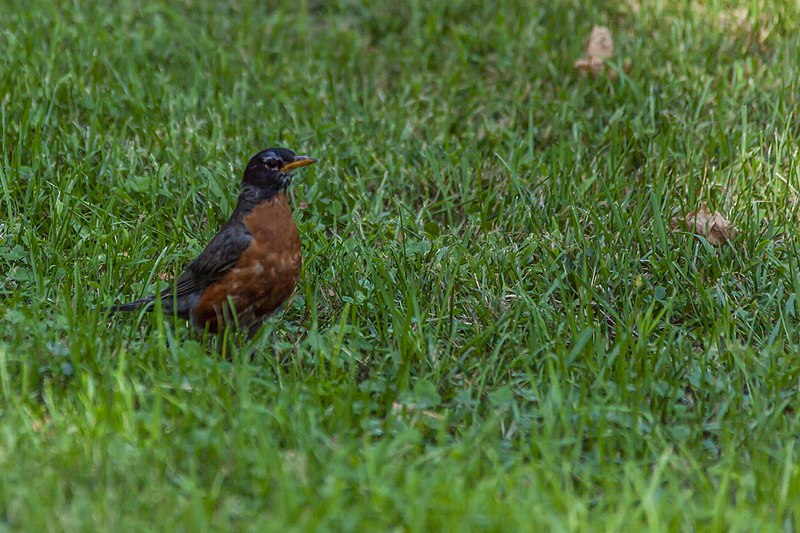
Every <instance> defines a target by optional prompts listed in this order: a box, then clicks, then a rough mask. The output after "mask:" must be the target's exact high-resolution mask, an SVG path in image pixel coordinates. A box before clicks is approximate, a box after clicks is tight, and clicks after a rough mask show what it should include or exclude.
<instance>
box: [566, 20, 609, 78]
mask: <svg viewBox="0 0 800 533" xmlns="http://www.w3.org/2000/svg"><path fill="white" fill-rule="evenodd" d="M612 55H614V39H613V38H612V37H611V31H609V29H608V28H606V27H605V26H595V27H594V28H592V32H591V33H590V34H589V38H588V39H587V40H586V48H585V49H584V51H583V57H581V58H578V59H576V60H575V62H574V63H573V64H572V66H573V67H574V68H575V70H577V71H578V73H579V74H587V73H589V74H592V75H593V76H598V75H600V74H603V72H605V60H606V59H608V58H610V57H611V56H612ZM610 75H611V76H613V75H614V74H613V72H611V73H610Z"/></svg>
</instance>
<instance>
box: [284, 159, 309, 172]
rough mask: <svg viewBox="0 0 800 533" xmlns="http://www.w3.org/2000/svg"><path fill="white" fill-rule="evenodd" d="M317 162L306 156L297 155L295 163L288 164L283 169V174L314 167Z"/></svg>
mask: <svg viewBox="0 0 800 533" xmlns="http://www.w3.org/2000/svg"><path fill="white" fill-rule="evenodd" d="M316 162H317V160H316V159H312V158H310V157H306V156H304V155H296V156H294V161H292V162H291V163H286V164H285V165H283V166H282V167H281V172H291V171H292V170H295V169H298V168H300V167H305V166H308V165H312V164H314V163H316Z"/></svg>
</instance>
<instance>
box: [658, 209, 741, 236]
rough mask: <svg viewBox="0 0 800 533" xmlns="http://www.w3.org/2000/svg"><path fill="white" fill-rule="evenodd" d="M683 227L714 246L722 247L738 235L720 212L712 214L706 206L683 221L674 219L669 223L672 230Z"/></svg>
mask: <svg viewBox="0 0 800 533" xmlns="http://www.w3.org/2000/svg"><path fill="white" fill-rule="evenodd" d="M681 226H683V227H685V228H686V229H687V230H689V231H691V232H693V233H695V234H696V235H700V236H702V237H705V238H706V239H707V240H708V243H709V244H710V245H712V246H722V245H723V244H725V243H726V242H728V241H729V240H731V239H733V238H734V237H736V234H737V233H738V230H737V229H736V228H734V227H733V226H732V225H731V223H730V221H728V219H726V218H725V217H724V216H722V215H721V214H720V212H719V211H714V212H713V213H712V212H711V211H709V209H708V206H707V205H705V204H703V206H702V207H701V208H700V210H699V211H690V212H689V213H687V214H686V216H685V217H683V218H682V219H681V218H679V217H674V218H672V219H671V220H670V221H669V227H670V229H672V230H676V229H680V228H681Z"/></svg>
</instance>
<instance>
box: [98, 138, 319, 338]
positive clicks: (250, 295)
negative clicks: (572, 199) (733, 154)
mask: <svg viewBox="0 0 800 533" xmlns="http://www.w3.org/2000/svg"><path fill="white" fill-rule="evenodd" d="M316 162H317V160H316V159H314V158H311V157H308V156H303V155H296V154H295V153H294V152H292V151H291V150H289V149H287V148H279V147H276V148H267V149H265V150H262V151H260V152H258V153H257V154H256V155H254V156H253V157H252V158H251V159H250V161H249V162H248V163H247V167H246V168H245V170H244V175H243V178H242V183H241V186H240V191H239V198H238V200H237V202H236V207H235V208H234V210H233V213H232V214H231V216H230V219H229V220H228V221H227V222H226V223H225V224H224V225H223V226H222V227H221V228H220V230H219V231H218V232H217V233H216V234H215V235H214V237H212V238H211V240H210V241H209V243H208V244H207V245H206V247H205V248H204V249H203V251H202V252H200V255H198V256H197V258H196V259H195V260H194V261H192V262H191V263H190V264H189V265H188V266H187V267H186V269H185V270H184V271H183V273H182V274H181V275H180V276H178V277H177V278H176V279H175V280H173V282H172V283H171V286H170V287H169V288H167V289H165V290H163V291H161V292H160V293H158V294H153V295H151V296H148V297H146V298H142V299H140V300H136V301H133V302H130V303H123V304H119V305H114V306H111V307H107V308H106V311H108V312H109V313H118V312H125V311H137V310H140V309H145V310H147V311H152V310H153V309H154V308H155V304H156V300H157V299H158V300H160V302H161V307H162V309H163V311H164V312H165V313H168V314H176V315H177V316H178V317H180V318H182V319H185V320H188V321H189V322H191V324H192V325H193V326H194V327H195V328H197V329H199V330H201V331H206V330H207V331H209V332H211V333H215V334H217V333H220V332H222V331H223V330H224V329H225V327H226V326H234V327H237V328H242V329H246V330H248V331H249V336H253V335H254V334H255V333H256V332H257V331H258V329H259V328H260V326H261V324H262V323H263V321H264V320H265V319H266V318H267V317H268V316H269V315H271V314H272V313H273V312H275V311H277V310H278V309H279V308H280V307H281V305H282V304H283V302H284V301H286V299H288V298H289V296H291V295H292V293H293V292H294V290H295V288H296V286H297V281H298V279H299V277H300V268H301V266H302V261H303V259H302V251H301V246H300V234H299V232H298V230H297V224H296V223H295V221H294V219H293V218H292V212H291V209H290V207H289V201H288V199H287V195H286V191H287V188H288V187H289V185H290V184H291V182H292V176H293V174H294V172H295V171H296V170H298V169H300V168H302V167H305V166H308V165H311V164H313V163H316Z"/></svg>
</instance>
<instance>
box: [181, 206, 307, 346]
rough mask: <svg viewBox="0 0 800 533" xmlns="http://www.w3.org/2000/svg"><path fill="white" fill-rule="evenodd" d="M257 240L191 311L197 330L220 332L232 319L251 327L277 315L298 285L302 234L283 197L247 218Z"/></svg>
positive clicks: (259, 208) (254, 240) (256, 210)
mask: <svg viewBox="0 0 800 533" xmlns="http://www.w3.org/2000/svg"><path fill="white" fill-rule="evenodd" d="M244 225H245V226H246V227H247V229H248V230H249V231H250V234H251V235H252V236H253V242H252V243H251V244H250V246H249V247H248V248H247V250H245V251H244V253H243V254H242V257H241V258H240V259H239V261H238V262H237V263H236V265H235V266H234V267H233V268H232V269H231V270H230V271H228V272H227V273H226V274H225V276H223V278H222V279H221V280H219V281H218V282H216V283H214V284H212V285H210V286H209V287H208V288H206V290H205V291H204V292H203V295H202V297H201V298H200V301H199V302H198V303H197V305H196V306H195V308H194V309H193V310H192V317H193V319H194V320H193V321H194V323H195V325H196V326H198V327H200V328H205V327H206V326H208V328H209V330H210V331H214V332H216V331H217V330H218V329H220V326H221V325H222V324H223V323H224V322H225V321H226V320H227V319H230V318H231V314H230V310H229V309H228V302H230V303H232V304H233V306H234V308H235V310H236V317H237V320H238V322H239V325H240V326H242V327H249V326H252V325H255V324H257V323H258V322H260V321H261V320H262V319H263V318H264V317H266V316H267V315H269V314H270V313H272V312H273V311H275V310H276V309H277V308H278V307H279V306H280V305H281V304H282V303H283V301H284V300H286V299H287V298H288V297H289V296H291V294H292V292H294V289H295V287H296V286H297V279H298V278H299V276H300V267H301V265H302V253H301V249H300V235H299V234H298V232H297V225H296V224H295V222H294V219H293V218H292V212H291V210H290V209H289V202H288V201H287V199H286V195H285V194H284V193H279V194H277V195H275V197H273V198H272V199H270V200H267V201H265V202H262V203H261V204H259V205H258V206H256V207H255V208H254V209H253V210H252V211H251V212H250V213H249V214H248V215H247V216H245V217H244Z"/></svg>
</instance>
